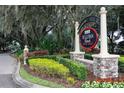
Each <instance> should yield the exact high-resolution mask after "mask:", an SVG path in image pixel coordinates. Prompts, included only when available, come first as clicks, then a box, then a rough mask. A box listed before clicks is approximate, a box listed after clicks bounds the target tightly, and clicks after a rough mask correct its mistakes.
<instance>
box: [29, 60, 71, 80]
mask: <svg viewBox="0 0 124 93" xmlns="http://www.w3.org/2000/svg"><path fill="white" fill-rule="evenodd" d="M29 66H30V68H31V69H32V70H34V71H36V72H38V73H40V74H42V73H45V74H47V75H49V76H54V77H56V76H57V77H61V78H66V77H67V76H68V75H69V69H68V68H67V67H65V66H64V65H62V64H59V63H57V62H56V61H55V60H51V59H44V58H43V59H41V58H37V59H29Z"/></svg>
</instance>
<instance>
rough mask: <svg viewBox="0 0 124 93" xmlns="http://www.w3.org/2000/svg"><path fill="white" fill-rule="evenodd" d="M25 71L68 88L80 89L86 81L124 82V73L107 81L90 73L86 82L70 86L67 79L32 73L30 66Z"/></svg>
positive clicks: (77, 82) (77, 81)
mask: <svg viewBox="0 0 124 93" xmlns="http://www.w3.org/2000/svg"><path fill="white" fill-rule="evenodd" d="M24 69H25V70H26V71H27V72H28V73H30V74H31V75H33V76H35V77H39V78H42V79H45V80H49V81H52V82H55V83H58V84H61V85H64V86H65V87H67V88H80V86H81V85H82V83H83V82H85V81H98V82H121V81H124V73H120V74H119V77H118V78H107V79H100V78H98V77H96V76H94V75H93V73H91V72H89V71H88V77H87V79H86V80H76V83H75V84H74V85H71V84H68V83H67V81H66V80H65V79H60V78H57V77H56V78H55V77H50V76H48V75H46V74H38V73H36V72H34V71H32V70H31V69H30V68H29V66H24Z"/></svg>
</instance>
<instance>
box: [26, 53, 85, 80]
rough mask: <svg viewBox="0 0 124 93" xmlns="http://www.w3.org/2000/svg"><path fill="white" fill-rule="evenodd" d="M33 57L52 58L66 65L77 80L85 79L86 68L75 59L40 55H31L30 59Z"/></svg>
mask: <svg viewBox="0 0 124 93" xmlns="http://www.w3.org/2000/svg"><path fill="white" fill-rule="evenodd" d="M34 58H47V59H53V60H55V61H56V62H58V63H60V64H63V65H64V66H66V67H67V68H69V71H70V72H71V74H72V75H74V76H75V77H76V78H77V79H79V80H85V79H86V77H87V69H86V67H85V66H84V65H83V64H82V63H78V62H76V61H73V60H70V59H66V58H62V57H60V56H55V55H53V56H49V55H47V56H41V57H31V58H29V60H30V59H34ZM27 63H28V64H29V61H28V60H27Z"/></svg>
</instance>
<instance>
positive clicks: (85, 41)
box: [79, 27, 98, 51]
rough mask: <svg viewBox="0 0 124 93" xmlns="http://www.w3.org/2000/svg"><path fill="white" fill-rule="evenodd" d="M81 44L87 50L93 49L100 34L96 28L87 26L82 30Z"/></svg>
mask: <svg viewBox="0 0 124 93" xmlns="http://www.w3.org/2000/svg"><path fill="white" fill-rule="evenodd" d="M79 38H80V44H81V46H82V48H83V49H85V50H86V51H91V50H92V49H93V48H94V47H95V46H96V44H97V43H98V34H97V32H96V30H95V29H94V28H91V27H86V28H84V29H83V30H81V31H80V35H79Z"/></svg>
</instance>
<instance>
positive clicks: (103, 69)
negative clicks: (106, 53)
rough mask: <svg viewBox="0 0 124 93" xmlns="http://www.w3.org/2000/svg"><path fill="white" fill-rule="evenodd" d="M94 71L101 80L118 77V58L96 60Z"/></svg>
mask: <svg viewBox="0 0 124 93" xmlns="http://www.w3.org/2000/svg"><path fill="white" fill-rule="evenodd" d="M93 70H94V71H93V72H94V75H95V76H98V77H100V78H114V77H118V58H94V64H93Z"/></svg>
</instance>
